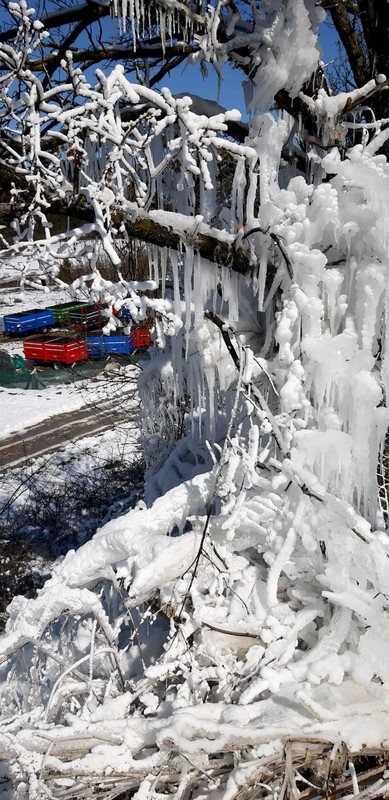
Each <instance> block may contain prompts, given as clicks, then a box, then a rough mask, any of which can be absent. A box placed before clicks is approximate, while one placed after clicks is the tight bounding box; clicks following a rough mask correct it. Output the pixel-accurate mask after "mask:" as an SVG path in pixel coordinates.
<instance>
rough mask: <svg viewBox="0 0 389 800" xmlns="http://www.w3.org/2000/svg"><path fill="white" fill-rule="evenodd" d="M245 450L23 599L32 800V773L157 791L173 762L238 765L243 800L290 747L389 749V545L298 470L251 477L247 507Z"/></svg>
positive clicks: (21, 741)
mask: <svg viewBox="0 0 389 800" xmlns="http://www.w3.org/2000/svg"><path fill="white" fill-rule="evenodd" d="M238 450H239V448H238V441H237V440H235V441H234V442H233V449H232V451H231V453H230V457H229V459H228V461H227V462H225V463H224V465H223V466H222V468H220V467H219V466H218V465H215V467H214V468H213V470H211V472H207V473H205V474H204V475H203V476H201V477H199V478H197V479H189V480H187V481H185V480H184V481H183V482H179V484H178V485H177V486H175V487H173V488H172V489H170V490H168V491H166V492H165V494H164V496H163V497H162V498H159V499H158V500H155V502H154V503H153V505H152V506H151V507H150V508H143V507H141V506H140V507H139V508H137V509H135V510H133V511H130V512H129V513H128V514H127V515H126V516H125V517H123V519H122V520H121V522H119V523H118V522H117V521H115V522H112V523H109V524H108V525H106V526H105V527H104V528H102V529H101V530H100V532H99V533H98V534H97V535H96V536H95V538H94V540H93V541H92V542H91V543H87V544H86V545H84V546H83V547H81V548H80V550H79V551H77V552H76V553H70V554H69V555H68V556H67V557H66V559H65V560H64V561H63V562H62V564H59V565H58V566H57V568H56V571H55V575H54V576H53V578H52V579H51V580H50V581H49V582H48V583H47V584H46V586H45V587H44V589H42V590H41V591H40V592H39V594H38V597H37V599H36V600H29V601H27V600H24V599H23V598H15V600H14V601H13V602H12V603H11V606H10V608H9V612H10V619H9V621H8V623H7V630H6V634H5V636H4V637H2V639H1V640H0V653H1V660H2V662H3V671H4V667H5V663H6V662H5V659H10V664H9V665H10V666H11V667H12V668H11V673H12V679H11V673H9V675H10V678H9V680H8V681H6V683H4V684H3V691H2V696H1V706H2V729H1V735H0V747H1V749H0V753H1V757H2V758H6V759H9V760H11V761H12V760H15V754H18V766H17V767H16V766H15V767H13V771H14V778H15V781H16V785H19V790H18V791H19V793H20V796H24V794H23V786H22V783H20V781H21V780H22V779H23V780H29V788H28V790H27V791H28V797H33V798H38V797H41V796H42V795H41V792H43V791H45V788H44V787H46V789H49V788H51V791H54V793H55V792H56V791H57V789H58V787H59V786H60V785H61V784H60V783H58V781H61V776H63V777H66V781H67V783H66V784H64V786H65V785H66V786H68V787H69V790H70V791H74V788H75V786H76V785H77V780H78V778H79V776H81V775H84V776H89V779H90V780H92V782H93V781H95V780H98V779H100V778H104V780H107V781H108V783H109V782H112V783H113V784H114V783H115V781H118V780H121V779H124V778H125V779H126V781H127V783H126V785H127V786H131V785H134V786H139V787H140V789H139V790H140V791H146V787H147V785H148V782H150V781H151V782H153V780H155V778H156V776H157V775H160V774H161V771H162V772H164V771H165V770H168V769H170V768H171V764H172V760H173V762H174V764H175V769H176V770H177V771H178V772H179V773H180V774H181V775H182V776H184V775H187V776H191V777H192V779H194V778H195V776H197V778H198V775H199V773H201V771H209V770H212V769H213V767H214V761H213V760H214V759H215V757H216V754H217V757H218V759H219V761H220V763H221V764H223V763H224V764H225V765H227V764H228V754H229V753H234V764H235V766H234V767H232V766H230V767H229V770H228V771H229V777H228V780H227V782H226V783H224V785H222V786H221V787H220V789H219V793H218V794H217V795H216V796H217V797H220V798H223V800H225V798H229V797H230V792H232V786H234V785H235V784H236V782H237V783H238V784H239V781H241V780H243V779H244V780H246V779H247V776H248V774H249V773H250V772H252V773H253V774H254V773H255V774H257V773H258V771H260V770H261V768H263V767H261V764H266V763H268V762H267V759H269V758H270V759H271V760H272V761H274V762H276V760H277V758H278V759H282V758H283V751H284V748H285V746H286V743H287V741H288V740H290V739H292V740H293V739H295V740H296V741H305V740H306V739H309V740H312V741H313V742H315V741H318V742H319V741H322V740H323V739H324V740H325V741H326V742H329V743H330V744H331V745H336V744H337V743H339V741H340V740H341V741H342V742H343V743H344V744H345V745H346V746H347V747H348V748H349V750H350V753H351V754H352V753H353V752H359V751H360V750H363V748H368V747H377V746H379V745H380V744H381V743H383V742H385V741H387V739H388V737H389V722H388V719H389V717H388V706H389V699H388V698H389V695H388V685H389V669H388V659H387V647H388V645H389V624H388V620H387V614H386V602H387V601H386V597H387V594H388V592H389V585H388V574H387V569H386V561H387V558H388V555H389V545H388V541H387V537H386V536H385V535H383V534H375V535H372V533H371V532H370V530H369V527H368V526H367V525H366V522H365V521H364V520H363V519H362V518H360V517H358V515H357V514H356V512H355V511H354V510H353V509H352V508H351V507H350V506H347V505H346V504H345V503H343V502H342V501H340V500H337V499H335V498H334V497H333V496H332V495H329V494H326V493H323V494H322V496H321V497H320V499H318V498H317V497H316V496H315V494H314V491H313V488H314V486H315V481H314V479H313V476H310V474H309V473H308V471H305V472H304V473H303V474H299V472H298V471H296V470H295V469H294V468H293V467H292V465H291V463H290V462H289V461H288V460H286V461H285V462H284V463H277V462H274V463H273V466H272V467H269V468H267V469H265V470H264V471H263V474H262V475H255V474H254V473H253V474H252V476H251V479H252V484H251V486H250V481H248V480H247V479H246V489H245V496H244V503H242V502H241V492H240V490H239V488H238V487H239V486H240V485H241V484H242V478H243V476H244V475H245V474H247V465H246V464H245V460H244V459H243V458H239V457H237V453H238ZM234 456H235V457H234ZM176 458H177V464H178V463H179V461H180V459H179V455H178V454H177V456H176ZM233 464H234V465H235V466H234V467H233V466H232V465H233ZM171 468H172V465H171ZM181 469H182V470H184V469H185V466H184V463H182V462H181ZM303 481H304V482H303ZM227 485H228V487H229V492H228V496H227V497H226V487H227ZM233 486H235V487H236V488H235V489H234V488H233ZM310 486H311V487H312V488H309V487H310ZM307 487H308V488H307ZM212 498H213V499H214V502H216V506H215V508H218V513H217V514H211V516H210V517H209V525H208V528H207V532H206V535H205V536H204V524H205V519H206V517H207V515H208V513H209V507H210V502H211V499H212ZM189 521H190V528H191V529H190V530H187V531H186V532H183V533H181V535H180V536H179V537H178V538H177V537H175V536H172V537H170V538H169V537H168V538H166V532H167V531H169V530H170V531H171V532H173V528H172V526H173V525H174V524H175V525H177V526H178V528H181V529H183V527H184V525H185V523H186V524H187V523H188V522H189ZM195 564H196V568H194V565H195ZM145 604H146V605H145ZM145 608H148V611H147V612H146V613H145V611H144V610H145ZM142 609H143V611H142ZM157 610H158V611H159V613H157ZM161 612H162V613H161ZM189 642H190V646H188V644H189ZM21 649H22V651H23V658H22V659H21V658H20V657H19V656H18V655H17V654H18V653H20V652H21ZM36 670H38V671H39V672H40V674H41V675H42V676H44V680H43V679H42V680H40V681H39V683H37V682H36V681H35V678H34V676H35V674H36ZM231 676H233V681H231ZM3 677H4V678H5V672H3ZM31 692H33V695H34V699H33V704H32V705H31V697H32V695H31ZM21 702H22V703H23V709H24V710H23V712H22V713H20V712H18V711H17V708H18V706H19V704H20V703H21ZM226 759H227V760H226ZM188 760H189V762H190V768H189V767H188ZM169 765H170V766H169ZM37 775H39V777H37ZM182 779H183V778H182ZM132 781H134V783H132ZM74 782H76V783H74ZM56 787H57V788H56ZM72 787H73V788H72ZM275 788H276V787H275ZM152 796H154V795H153V794H150V797H152ZM209 796H210V797H212V796H213V792H212V791H211V789H210V795H209ZM231 796H233V795H231Z"/></svg>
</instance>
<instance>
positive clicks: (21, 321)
mask: <svg viewBox="0 0 389 800" xmlns="http://www.w3.org/2000/svg"><path fill="white" fill-rule="evenodd" d="M3 322H4V334H5V335H6V336H7V335H10V334H17V335H20V334H23V333H29V332H31V331H42V330H44V329H45V328H52V327H53V326H54V325H55V320H54V314H53V312H52V311H51V310H49V309H47V308H46V309H43V311H42V310H41V309H40V308H31V309H30V310H29V311H18V312H17V313H15V314H7V315H6V316H5V317H4V318H3Z"/></svg>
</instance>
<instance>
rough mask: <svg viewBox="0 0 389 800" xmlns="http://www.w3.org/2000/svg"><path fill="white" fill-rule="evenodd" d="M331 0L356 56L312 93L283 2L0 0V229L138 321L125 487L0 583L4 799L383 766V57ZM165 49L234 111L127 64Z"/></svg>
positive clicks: (307, 6) (311, 787) (248, 781)
mask: <svg viewBox="0 0 389 800" xmlns="http://www.w3.org/2000/svg"><path fill="white" fill-rule="evenodd" d="M329 5H330V11H331V13H332V14H333V16H334V19H335V15H336V14H339V13H340V12H341V10H342V8H343V7H344V9H345V10H346V11H347V20H349V21H350V20H351V21H352V19H353V15H354V16H355V19H356V23H355V25H354V28H353V30H354V35H355V37H358V41H360V42H364V46H363V47H362V50H363V56H364V58H365V60H366V65H368V66H367V67H366V70H367V71H366V73H363V80H361V79H360V78H361V75H362V73H361V75H357V73H356V72H355V78H356V86H355V88H353V89H352V91H350V92H340V93H338V94H337V95H332V94H331V92H330V89H329V87H328V85H327V83H326V80H325V76H324V75H323V66H322V64H321V62H320V53H319V50H318V46H317V31H318V26H319V25H320V24H321V23H322V22H323V21H324V18H325V12H324V11H323V9H322V8H321V7H320V5H317V4H315V3H314V2H311V0H283V2H281V1H280V0H264V1H263V2H261V3H256V2H250V3H246V2H235V3H234V2H229V1H228V0H224V2H223V0H215V2H213V3H210V4H208V5H207V6H205V4H203V3H196V2H178V0H177V1H176V0H159V1H158V2H157V1H156V2H151V3H147V4H146V3H142V2H141V0H138V2H136V0H134V2H133V1H132V0H129V2H127V0H122V2H121V3H120V2H117V3H110V2H108V0H107V2H104V3H103V2H100V3H94V2H88V3H86V4H85V5H83V6H81V5H78V4H77V3H75V4H74V5H71V6H69V7H68V8H67V9H66V10H61V11H58V10H56V11H55V12H53V14H50V13H49V14H47V13H46V11H47V9H46V10H45V9H44V8H43V9H41V11H42V12H43V13H42V20H43V22H40V20H39V19H37V18H36V15H34V13H33V11H32V9H30V8H29V7H28V6H27V3H26V2H25V1H24V0H20V2H18V3H11V4H10V6H9V8H10V13H11V14H12V16H13V18H14V20H15V22H14V25H13V27H12V26H11V27H10V28H9V29H8V30H6V31H5V32H3V33H2V35H1V37H0V41H1V50H0V58H1V70H2V73H1V74H2V78H1V102H2V112H3V113H2V138H1V155H0V157H1V161H2V164H3V167H4V168H6V169H7V170H8V174H9V175H10V178H9V180H10V186H11V201H12V202H11V203H6V204H5V208H3V209H2V213H3V216H2V219H3V223H4V225H6V224H7V223H10V224H11V225H12V236H10V234H9V231H7V229H6V228H4V229H3V231H2V252H3V253H4V254H7V256H8V257H9V254H10V253H11V254H12V253H14V254H17V255H18V256H19V257H21V256H23V257H26V256H29V255H32V254H34V255H36V254H38V256H39V258H40V259H41V260H42V262H46V263H47V265H48V269H50V270H51V272H52V275H53V276H54V278H55V274H56V264H59V263H61V259H63V258H64V257H65V256H68V255H69V253H72V252H73V250H72V248H73V247H74V245H75V243H76V244H77V247H78V248H79V250H78V252H79V253H80V254H84V255H85V257H86V258H87V259H88V261H89V263H90V270H89V272H88V274H86V275H85V276H84V277H82V278H79V279H78V280H77V281H76V282H75V283H74V285H73V287H72V291H73V292H74V293H75V294H77V293H78V292H80V291H83V290H84V289H85V287H88V291H89V292H90V293H91V296H92V297H94V298H102V299H103V300H105V302H106V303H107V305H108V307H113V308H115V310H120V309H122V308H123V307H125V308H126V309H127V310H128V313H129V317H130V320H131V322H130V323H129V325H131V324H132V322H134V321H135V322H138V321H140V320H143V319H145V318H146V317H147V318H148V320H150V322H151V324H152V326H153V340H154V346H153V357H152V358H151V360H150V362H149V363H148V364H145V365H144V369H143V372H142V376H141V380H140V385H139V390H140V393H141V397H142V401H143V412H144V431H145V441H146V444H145V448H146V454H147V458H148V478H147V484H146V487H145V499H144V502H142V503H140V504H139V505H138V507H137V508H136V509H134V510H132V511H130V512H129V513H128V514H127V515H126V516H124V517H122V518H121V519H120V520H114V521H112V522H110V523H109V524H108V525H106V526H104V527H103V528H102V529H101V530H100V531H99V532H98V533H97V534H96V536H95V537H94V539H93V540H92V541H91V542H89V543H87V544H85V545H84V546H83V547H81V548H80V549H79V550H78V551H76V552H70V553H69V554H68V555H67V556H66V558H65V559H64V560H62V561H61V562H60V563H58V564H56V566H55V568H54V571H53V575H52V577H51V579H50V580H49V581H48V582H47V583H46V585H45V586H44V588H43V589H42V590H41V591H40V592H39V594H38V596H37V598H36V599H34V600H26V599H25V598H22V597H17V598H15V599H14V600H13V601H12V603H11V605H10V606H9V609H8V612H9V619H8V623H7V628H6V632H5V634H4V636H3V637H2V638H1V639H0V659H1V672H0V680H1V700H0V702H1V710H2V714H1V727H0V759H2V768H3V772H4V774H5V777H4V785H5V787H6V790H7V791H8V790H9V791H10V793H11V796H12V797H16V798H20V799H22V798H24V797H28V798H31V799H32V800H34V798H44V797H55V798H74V797H82V798H84V797H85V798H89V797H101V798H104V797H107V798H111V797H112V798H113V797H117V796H120V795H121V796H123V797H136V798H137V800H145V799H146V798H147V799H148V800H160V799H161V798H174V800H189V798H198V799H200V798H214V800H234V799H235V798H236V799H237V798H268V797H269V798H270V797H272V798H279V800H284V799H285V798H286V797H293V798H300V797H301V798H312V800H313V798H316V797H338V796H347V797H358V798H362V797H363V798H367V797H369V798H370V797H382V796H384V795H385V792H387V790H388V787H389V780H388V777H387V772H386V771H385V770H386V766H385V764H386V760H387V742H388V738H389V725H388V710H389V709H388V706H389V700H388V697H389V695H388V690H389V667H388V664H389V618H388V609H387V606H388V593H389V583H388V570H387V558H388V555H389V545H388V539H387V534H386V525H387V517H388V502H387V475H386V460H387V449H386V445H385V440H386V436H387V429H388V422H389V418H388V416H389V415H388V409H387V396H388V382H389V368H388V357H389V355H388V353H389V340H388V336H389V334H388V331H389V327H388V316H389V284H388V236H389V232H388V230H389V229H388V226H389V170H388V164H387V160H386V155H385V147H386V143H387V141H388V139H389V127H388V126H387V122H388V120H387V119H386V113H385V114H384V115H383V116H382V117H380V116H377V108H380V107H381V106H380V103H381V104H382V107H384V105H385V102H387V101H386V100H385V98H386V96H387V88H388V80H387V78H386V76H385V74H384V73H383V72H382V71H378V69H377V68H378V67H379V65H380V63H381V62H380V60H379V58H378V56H377V59H375V58H373V56H372V53H373V49H372V47H373V43H372V41H371V39H370V40H369V36H368V34H367V30H368V27H364V26H365V21H366V18H365V17H364V16H363V15H362V11H363V8H362V6H363V7H364V6H365V4H362V3H355V4H353V5H352V8H351V10H350V8H349V6H348V5H347V6H346V4H345V3H338V4H332V3H330V4H329ZM366 6H368V15H369V19H371V15H372V14H373V12H374V9H375V8H376V12H375V13H376V16H375V17H374V20H375V22H374V25H373V26H372V27H371V29H369V30H370V33H371V37H373V33H372V31H373V29H374V31H375V30H376V23H377V21H379V20H380V13H381V11H380V9H381V5H380V4H379V3H372V4H366ZM358 9H360V12H361V16H360V17H358V18H357V12H358ZM38 11H39V9H38ZM108 14H111V15H112V16H113V18H114V20H117V24H118V29H119V40H120V47H123V51H122V52H123V63H119V64H118V63H114V62H116V61H117V59H118V55H119V50H120V48H119V45H118V46H117V48H116V50H113V46H112V51H109V48H108V45H107V48H106V45H105V43H104V36H105V35H106V29H105V28H104V25H103V23H102V22H101V20H102V18H103V17H105V16H108ZM96 18H100V23H99V22H95V23H94V26H92V22H93V20H95V19H96ZM53 20H54V22H53ZM62 25H63V26H66V25H67V28H66V31H65V28H64V27H62V33H61V26H62ZM72 26H73V27H72ZM96 26H97V27H96ZM99 26H100V27H99ZM92 27H93V30H92ZM340 28H341V26H340V23H339V30H340ZM84 30H86V31H87V32H88V35H89V37H90V45H91V46H90V48H88V49H89V51H90V59H89V60H88V56H87V55H86V54H85V52H84V55H82V57H81V51H80V44H79V43H78V44H77V36H78V35H81V32H82V31H84ZM96 31H97V33H96ZM54 33H55V36H56V37H57V39H56V41H57V45H58V47H57V48H56V51H55V52H54V53H51V55H48V49H47V46H46V44H45V42H47V41H52V39H53V36H54ZM369 35H370V34H369ZM374 36H375V33H374ZM363 37H365V38H363ZM378 40H379V34H377V41H378ZM99 49H100V52H98V51H99ZM105 55H107V60H110V61H112V62H113V63H112V65H111V66H110V67H109V68H107V69H102V66H101V64H100V66H99V68H98V69H97V70H96V74H95V77H94V78H93V79H92V78H90V77H89V73H84V72H83V70H82V69H80V67H79V64H82V65H88V64H90V63H95V64H96V63H97V62H102V61H103V60H104V56H105ZM187 57H190V58H191V59H192V60H197V61H199V63H200V64H202V65H203V68H204V69H205V68H207V65H210V66H211V67H212V68H214V69H216V70H217V72H218V74H219V75H220V79H222V76H223V66H224V65H225V63H227V62H229V63H232V64H233V65H234V66H235V67H236V69H237V70H240V71H241V73H242V75H243V77H244V81H245V96H246V100H247V106H248V109H249V111H250V112H251V115H250V119H249V122H248V123H247V124H243V123H242V122H241V119H240V115H239V113H238V112H237V111H234V110H224V109H222V108H220V106H218V105H217V104H216V103H209V102H208V103H205V102H203V101H202V100H201V99H200V98H198V97H186V96H181V97H174V96H173V95H172V93H171V92H170V91H169V90H168V89H166V88H165V89H163V90H161V91H157V90H156V89H155V88H154V87H155V85H156V81H155V76H156V75H157V76H158V74H159V77H160V74H161V71H163V70H164V69H165V68H166V69H169V68H170V67H171V66H173V65H174V59H177V60H178V62H181V61H182V60H183V59H184V58H187ZM124 63H125V64H126V67H125V66H124ZM350 64H351V68H352V69H354V67H353V64H352V62H351V58H350ZM132 67H134V69H136V70H137V81H136V82H135V83H134V82H133V81H132V80H130V77H131V76H130V75H129V70H130V68H132ZM380 70H381V67H380ZM158 80H159V78H158ZM382 98H384V99H382ZM54 214H55V215H56V218H58V216H60V215H62V216H64V217H68V218H69V220H75V223H74V224H73V222H69V224H68V225H67V226H66V228H65V229H64V230H63V231H59V230H58V228H56V227H53V219H54V217H53V215H54ZM123 239H127V240H128V241H129V242H130V241H133V240H136V241H139V242H142V244H143V246H146V247H147V248H148V257H149V263H150V277H149V280H148V281H145V282H143V283H136V282H134V281H132V282H131V281H128V280H126V279H124V277H123V276H121V275H120V272H118V276H117V280H116V281H110V282H108V281H104V280H103V278H102V277H101V275H100V274H99V271H98V269H97V265H96V241H97V240H98V241H99V242H101V246H102V247H103V248H104V250H105V252H106V254H107V255H108V256H109V257H110V259H111V261H112V263H113V264H114V265H115V264H116V265H118V266H119V261H120V260H119V256H118V247H119V242H120V247H122V245H123ZM157 290H158V291H157ZM117 319H118V318H117V317H116V316H113V315H112V317H111V316H109V315H107V321H106V329H107V330H108V331H109V330H111V329H112V328H113V327H114V326H115V325H116V324H118V321H117ZM10 786H11V787H12V788H11V789H9V787H10Z"/></svg>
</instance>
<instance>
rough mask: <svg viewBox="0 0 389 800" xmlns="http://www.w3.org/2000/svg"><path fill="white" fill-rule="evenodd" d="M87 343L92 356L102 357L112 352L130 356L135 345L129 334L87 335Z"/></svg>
mask: <svg viewBox="0 0 389 800" xmlns="http://www.w3.org/2000/svg"><path fill="white" fill-rule="evenodd" d="M86 343H87V347H88V353H89V355H90V357H91V358H100V357H102V356H109V355H111V354H115V353H116V354H117V355H123V356H128V355H130V354H131V353H133V352H134V350H135V347H134V345H133V344H132V342H131V341H130V339H129V337H128V336H106V335H105V334H102V335H100V336H93V335H92V336H87V337H86Z"/></svg>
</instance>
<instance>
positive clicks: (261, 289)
mask: <svg viewBox="0 0 389 800" xmlns="http://www.w3.org/2000/svg"><path fill="white" fill-rule="evenodd" d="M267 262H268V246H267V244H266V245H264V246H263V247H262V248H261V255H260V259H259V271H258V281H257V293H258V311H263V302H264V297H265V288H266V277H267Z"/></svg>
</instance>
